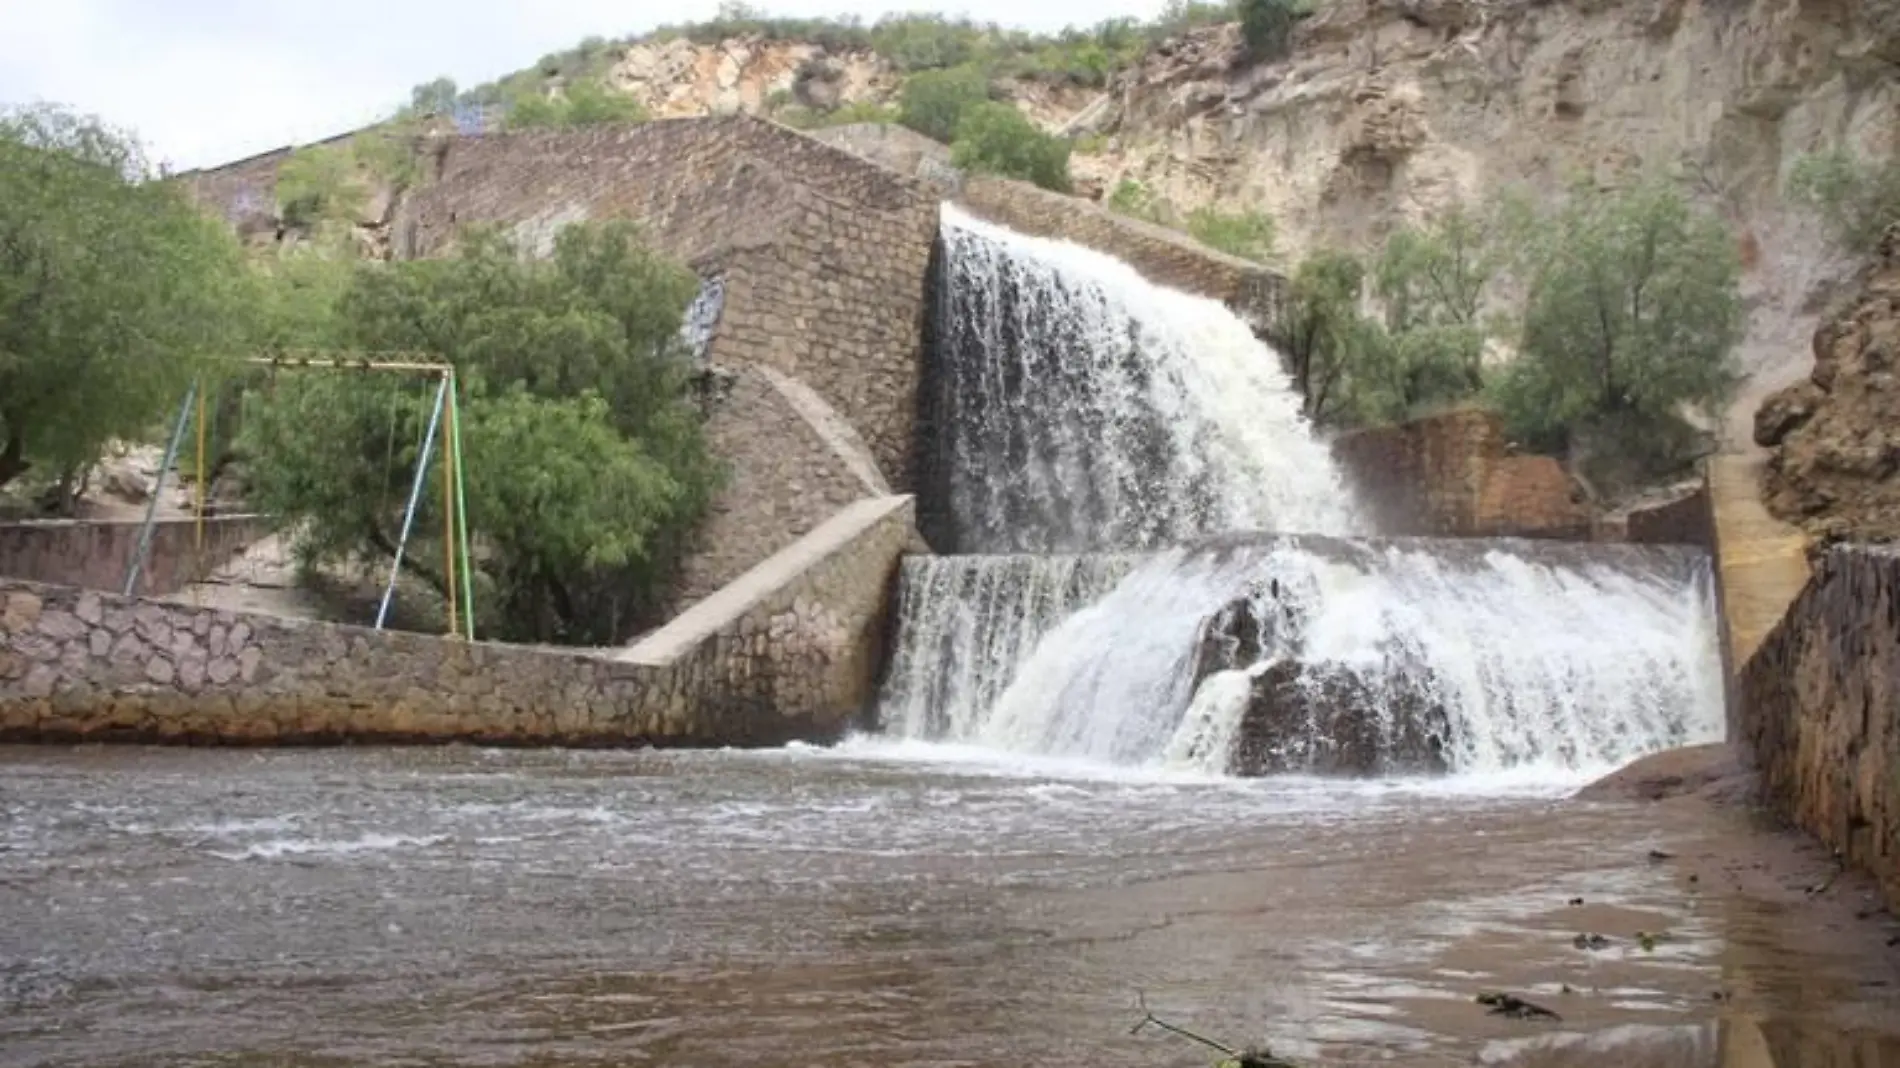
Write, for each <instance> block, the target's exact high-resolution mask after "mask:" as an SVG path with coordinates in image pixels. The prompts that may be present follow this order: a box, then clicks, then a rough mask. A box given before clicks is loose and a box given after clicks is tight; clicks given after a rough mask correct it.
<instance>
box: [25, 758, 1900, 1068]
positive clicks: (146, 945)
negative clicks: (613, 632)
mask: <svg viewBox="0 0 1900 1068" xmlns="http://www.w3.org/2000/svg"><path fill="white" fill-rule="evenodd" d="M1567 785H1568V784H1564V783H1554V782H1538V781H1536V780H1535V779H1531V778H1526V779H1523V780H1519V781H1516V782H1510V781H1503V782H1499V781H1492V782H1473V781H1468V780H1453V781H1448V782H1438V783H1411V784H1395V783H1386V784H1369V783H1359V784H1338V783H1333V784H1328V783H1321V782H1314V781H1292V780H1281V781H1261V782H1249V783H1233V782H1210V781H1191V780H1178V779H1176V780H1170V779H1163V778H1155V777H1140V776H1132V775H1131V776H1105V775H1101V774H1098V773H1096V772H1094V771H1091V770H1089V769H1080V768H1073V767H1064V766H1047V765H1041V766H1039V765H1024V764H1008V765H1005V764H989V763H986V762H984V761H982V760H980V759H973V758H971V757H970V755H969V754H954V753H947V752H945V751H942V750H936V749H930V748H916V749H911V750H902V751H891V750H882V749H875V748H869V747H853V746H847V747H845V748H844V749H842V750H839V751H833V752H822V751H814V750H796V749H795V750H790V751H777V752H765V753H680V754H661V753H650V752H642V753H600V752H588V753H567V752H559V751H538V752H496V751H484V750H478V749H469V748H460V747H453V748H445V749H407V750H400V749H358V750H350V749H342V750H324V751H317V750H305V751H289V750H284V751H207V750H157V749H136V748H92V749H78V750H69V749H31V748H15V749H0V1065H6V1066H26V1065H35V1066H39V1065H47V1066H51V1065H60V1066H68V1065H70V1066H78V1065H86V1066H106V1065H113V1066H118V1065H128V1066H129V1065H246V1066H249V1065H284V1066H297V1068H306V1066H309V1068H314V1066H319V1065H322V1066H329V1065H418V1066H422V1065H431V1066H432V1065H523V1066H528V1065H532V1066H547V1068H552V1066H562V1068H566V1066H580V1065H588V1066H595V1065H648V1064H653V1065H659V1064H665V1065H696V1066H707V1068H723V1066H735V1068H736V1066H741V1065H744V1066H752V1065H822V1066H843V1065H879V1066H890V1065H917V1066H924V1065H929V1066H951V1065H999V1066H1001V1065H1037V1064H1047V1065H1055V1064H1068V1063H1078V1064H1080V1063H1086V1064H1091V1065H1131V1066H1132V1065H1143V1066H1152V1065H1164V1066H1165V1065H1197V1064H1203V1065H1204V1064H1206V1063H1207V1062H1208V1057H1207V1056H1206V1055H1205V1053H1204V1051H1201V1050H1197V1049H1196V1048H1194V1047H1193V1046H1191V1045H1189V1044H1187V1043H1185V1042H1184V1041H1182V1040H1179V1039H1174V1038H1169V1037H1167V1036H1164V1035H1156V1034H1151V1033H1144V1034H1139V1035H1131V1034H1130V1033H1129V1029H1130V1025H1131V1024H1133V1023H1134V1022H1135V1021H1136V1020H1138V1019H1139V1017H1140V1010H1139V1009H1138V1008H1137V1005H1138V1004H1139V1003H1141V1002H1142V1001H1144V1000H1145V1003H1146V1004H1147V1006H1148V1007H1149V1008H1151V1009H1152V1010H1154V1011H1155V1012H1156V1013H1157V1014H1159V1015H1161V1016H1164V1017H1166V1018H1167V1019H1169V1020H1171V1021H1174V1022H1177V1023H1180V1024H1182V1025H1185V1026H1189V1027H1192V1028H1194V1029H1195V1030H1198V1031H1201V1032H1203V1033H1206V1034H1209V1035H1212V1036H1217V1037H1220V1038H1223V1039H1226V1040H1229V1041H1231V1042H1234V1043H1259V1042H1265V1043H1269V1044H1271V1045H1272V1047H1273V1048H1274V1049H1275V1051H1276V1052H1279V1053H1280V1054H1281V1055H1283V1056H1287V1057H1290V1058H1293V1059H1296V1060H1299V1061H1301V1062H1303V1063H1313V1064H1321V1065H1333V1064H1337V1065H1359V1064H1392V1065H1453V1064H1510V1065H1569V1064H1578V1065H1581V1064H1591V1065H1620V1064H1630V1065H1640V1064H1656V1065H1693V1066H1703V1065H1706V1066H1716V1065H1722V1066H1744V1065H1746V1066H1749V1068H1755V1066H1766V1065H1775V1066H1777V1068H1788V1066H1791V1065H1815V1066H1829V1068H1831V1066H1835V1065H1841V1066H1848V1065H1851V1066H1855V1068H1879V1066H1884V1065H1894V1066H1900V1040H1896V1039H1895V1038H1893V1037H1892V1035H1893V1033H1894V1032H1900V983H1897V982H1896V979H1900V969H1897V968H1896V967H1895V963H1894V960H1895V953H1896V951H1895V950H1892V949H1887V948H1885V946H1884V940H1885V939H1886V938H1889V937H1891V936H1892V934H1893V933H1894V931H1895V930H1896V928H1894V927H1893V926H1892V925H1891V924H1890V923H1889V922H1888V921H1886V920H1885V919H1884V917H1881V916H1876V915H1873V914H1872V910H1871V908H1870V907H1867V906H1864V905H1860V904H1857V903H1855V902H1846V901H1838V902H1837V901H1831V900H1830V901H1828V902H1827V903H1826V904H1825V907H1824V906H1823V905H1820V904H1816V905H1813V906H1809V905H1807V904H1805V903H1804V902H1802V901H1801V900H1800V895H1799V894H1794V895H1792V896H1790V895H1787V894H1783V895H1781V896H1780V897H1776V896H1775V895H1765V896H1763V895H1751V893H1749V892H1747V889H1746V887H1745V886H1744V885H1742V884H1745V883H1747V882H1748V879H1746V878H1743V877H1742V876H1746V875H1750V874H1751V872H1750V869H1751V868H1752V867H1753V865H1750V864H1749V863H1748V862H1747V852H1746V842H1745V840H1744V839H1745V832H1743V831H1742V830H1740V829H1739V824H1738V822H1737V820H1738V818H1737V817H1735V816H1733V815H1732V814H1724V813H1721V812H1718V811H1716V810H1712V809H1708V808H1698V807H1693V806H1690V807H1683V806H1670V805H1662V806H1653V805H1652V806H1645V805H1636V804H1623V803H1591V804H1585V803H1581V802H1575V801H1569V800H1565V799H1564V797H1563V794H1564V793H1565V792H1566V790H1565V787H1566V786H1567ZM1738 836H1741V837H1740V838H1738ZM1738 841H1739V842H1741V843H1742V844H1741V846H1739V847H1738V846H1737V842H1738ZM1652 849H1654V850H1663V851H1666V852H1670V853H1673V854H1675V856H1674V857H1672V858H1670V859H1667V860H1652V859H1650V857H1649V855H1648V854H1649V851H1650V850H1652ZM1724 857H1726V858H1729V859H1728V860H1726V861H1724V860H1722V859H1719V858H1724ZM1736 857H1740V858H1741V860H1740V861H1736V860H1735V859H1734V858H1736ZM1737 871H1740V872H1741V873H1742V876H1738V875H1736V874H1735V873H1736V872H1737ZM1753 874H1754V875H1756V876H1758V878H1757V879H1756V881H1757V882H1759V881H1760V872H1759V871H1756V872H1754V873H1753ZM1691 875H1693V876H1695V877H1696V878H1695V879H1694V880H1693V881H1692V880H1691V879H1690V876H1691ZM1835 896H1837V893H1836V892H1835V891H1833V890H1830V891H1829V892H1828V893H1827V894H1825V895H1821V896H1820V897H1817V898H1816V900H1817V901H1819V900H1821V898H1833V897H1835ZM1577 898H1581V899H1582V901H1583V904H1581V905H1573V904H1571V903H1570V902H1571V901H1572V900H1573V899H1577ZM1637 931H1646V932H1656V933H1658V934H1659V935H1660V939H1659V940H1658V941H1656V942H1655V943H1654V946H1653V948H1652V949H1649V950H1645V949H1644V948H1643V947H1642V946H1641V945H1640V944H1639V943H1638V941H1637V939H1636V937H1635V935H1636V932H1637ZM1583 932H1598V933H1602V934H1604V935H1606V936H1608V937H1609V938H1610V939H1611V940H1612V941H1611V944H1610V946H1609V947H1608V948H1606V949H1604V950H1601V951H1596V952H1587V951H1583V950H1579V949H1577V948H1575V947H1574V946H1573V944H1572V940H1573V938H1574V936H1575V935H1577V934H1579V933H1583ZM1500 988H1501V989H1508V990H1510V991H1513V992H1516V993H1519V994H1521V995H1524V996H1526V997H1530V998H1532V999H1533V1000H1535V1001H1537V1002H1539V1003H1541V1004H1544V1005H1547V1006H1549V1007H1551V1008H1553V1009H1555V1010H1557V1011H1558V1012H1560V1013H1561V1014H1562V1016H1563V1019H1562V1021H1561V1022H1555V1023H1530V1022H1523V1021H1516V1020H1509V1019H1502V1018H1499V1017H1495V1016H1490V1015H1487V1014H1486V1013H1485V1012H1484V1011H1483V1010H1482V1008H1481V1007H1480V1006H1477V1005H1476V1004H1474V1003H1473V1000H1472V999H1473V996H1474V995H1475V994H1476V993H1478V992H1480V991H1482V990H1487V989H1500Z"/></svg>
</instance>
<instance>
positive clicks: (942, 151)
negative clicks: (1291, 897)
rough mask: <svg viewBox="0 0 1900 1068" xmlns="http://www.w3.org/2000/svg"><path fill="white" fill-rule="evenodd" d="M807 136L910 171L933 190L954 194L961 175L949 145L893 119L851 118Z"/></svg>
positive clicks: (899, 170) (888, 167)
mask: <svg viewBox="0 0 1900 1068" xmlns="http://www.w3.org/2000/svg"><path fill="white" fill-rule="evenodd" d="M807 136H809V137H813V138H816V139H817V140H820V141H823V142H824V143H825V144H828V145H831V146H833V147H836V148H842V149H844V150H845V151H846V152H850V153H853V154H855V155H859V156H863V157H864V158H865V159H868V160H870V161H871V162H872V163H875V164H877V165H878V166H880V167H883V168H884V169H885V170H888V171H896V172H897V173H898V174H904V175H909V176H910V177H912V178H915V179H917V180H918V181H920V182H922V183H924V185H925V186H927V187H929V188H930V189H931V190H932V191H933V192H936V193H938V194H941V195H943V196H946V197H948V196H955V195H956V193H957V190H958V189H959V188H961V187H962V184H963V181H964V176H963V172H961V171H959V170H958V169H957V168H956V167H955V166H954V165H952V164H951V162H950V146H949V145H946V144H944V143H942V142H940V141H935V140H932V139H931V138H929V137H925V136H924V135H923V134H920V133H918V132H917V131H915V130H913V129H911V128H910V127H908V126H899V125H898V124H896V123H894V122H853V123H845V124H843V125H839V126H825V127H821V128H819V129H816V130H811V131H809V132H808V133H807Z"/></svg>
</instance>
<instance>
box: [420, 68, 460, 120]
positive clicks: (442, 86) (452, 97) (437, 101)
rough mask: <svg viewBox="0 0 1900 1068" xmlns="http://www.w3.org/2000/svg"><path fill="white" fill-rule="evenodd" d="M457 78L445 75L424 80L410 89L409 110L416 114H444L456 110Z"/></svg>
mask: <svg viewBox="0 0 1900 1068" xmlns="http://www.w3.org/2000/svg"><path fill="white" fill-rule="evenodd" d="M457 95H458V94H457V92H456V88H455V79H453V78H450V77H447V76H444V77H440V78H437V79H435V80H434V81H429V82H423V83H422V84H421V85H418V86H416V87H415V88H414V89H411V90H409V111H410V113H411V114H414V115H442V114H447V113H448V112H450V111H453V110H455V101H456V97H457Z"/></svg>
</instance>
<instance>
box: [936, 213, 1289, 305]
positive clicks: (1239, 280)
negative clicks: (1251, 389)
mask: <svg viewBox="0 0 1900 1068" xmlns="http://www.w3.org/2000/svg"><path fill="white" fill-rule="evenodd" d="M956 202H957V204H958V205H959V206H961V207H963V208H964V209H965V210H967V211H969V212H970V213H971V214H973V215H976V216H978V217H980V218H983V219H986V220H988V221H990V222H993V223H997V224H999V225H1002V226H1007V227H1009V228H1010V229H1012V230H1016V231H1019V232H1021V233H1025V234H1033V235H1035V236H1037V237H1049V238H1058V239H1061V240H1064V241H1073V242H1075V243H1076V244H1078V245H1084V246H1086V247H1088V248H1092V249H1094V250H1095V251H1097V252H1103V253H1107V254H1108V255H1110V256H1114V257H1115V258H1117V259H1119V260H1122V261H1124V262H1125V263H1127V264H1128V265H1129V266H1131V267H1133V268H1134V269H1135V270H1137V271H1139V272H1141V275H1142V277H1144V278H1146V279H1148V280H1149V281H1151V282H1154V283H1156V284H1158V285H1164V286H1169V287H1171V288H1174V289H1180V290H1185V291H1187V292H1189V293H1198V294H1200V295H1201V296H1204V297H1212V298H1213V299H1215V300H1218V301H1220V302H1222V303H1224V304H1226V305H1227V306H1228V307H1230V308H1232V309H1234V311H1235V312H1236V313H1237V314H1239V315H1240V316H1241V317H1242V318H1244V319H1246V320H1247V321H1248V322H1249V323H1251V324H1252V325H1253V326H1254V328H1255V329H1256V330H1261V331H1266V330H1271V329H1272V328H1273V327H1274V326H1275V325H1276V324H1277V323H1278V322H1279V321H1280V314H1281V308H1282V306H1283V303H1284V301H1285V299H1286V279H1285V278H1284V277H1282V276H1281V275H1279V274H1277V273H1275V272H1273V271H1270V270H1268V269H1267V268H1265V267H1262V266H1260V265H1259V264H1257V263H1253V262H1250V261H1248V260H1243V259H1240V258H1239V257H1236V256H1229V255H1227V254H1226V253H1224V252H1217V251H1215V250H1214V249H1211V248H1208V247H1207V246H1206V245H1203V244H1201V243H1200V242H1198V241H1195V240H1194V239H1193V238H1191V237H1188V236H1187V235H1186V234H1183V233H1180V232H1179V231H1176V230H1170V229H1168V228H1167V227H1165V226H1157V225H1155V224H1154V223H1149V222H1144V221H1142V220H1140V219H1131V218H1129V217H1128V216H1126V215H1120V214H1117V213H1115V212H1112V211H1110V210H1108V209H1107V208H1105V207H1102V206H1101V205H1099V204H1095V203H1092V202H1090V201H1086V200H1080V199H1077V198H1075V197H1070V196H1064V195H1063V194H1061V193H1052V192H1050V191H1048V190H1046V189H1041V188H1038V187H1037V186H1034V185H1031V184H1029V183H1028V182H1019V181H1015V180H1013V179H1009V178H989V177H980V176H975V175H972V176H970V177H968V178H965V179H964V180H963V184H962V189H961V191H960V192H959V193H958V195H957V198H956Z"/></svg>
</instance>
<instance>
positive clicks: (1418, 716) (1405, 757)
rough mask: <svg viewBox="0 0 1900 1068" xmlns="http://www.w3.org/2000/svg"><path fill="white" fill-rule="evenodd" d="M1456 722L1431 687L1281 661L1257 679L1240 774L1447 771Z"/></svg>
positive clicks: (1238, 750) (1243, 734)
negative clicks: (1452, 727) (1447, 750)
mask: <svg viewBox="0 0 1900 1068" xmlns="http://www.w3.org/2000/svg"><path fill="white" fill-rule="evenodd" d="M1449 732H1450V721H1449V718H1448V717H1447V716H1446V714H1445V708H1444V705H1443V704H1442V703H1439V702H1437V701H1435V700H1434V699H1433V698H1432V697H1431V694H1430V689H1429V687H1427V686H1425V685H1420V684H1417V683H1416V682H1414V681H1412V680H1408V679H1406V678H1404V677H1403V676H1402V675H1400V676H1392V675H1388V676H1386V677H1384V678H1380V679H1368V678H1366V677H1364V676H1362V675H1360V674H1358V673H1356V672H1354V671H1352V670H1350V669H1347V668H1343V667H1340V666H1337V665H1331V664H1321V663H1301V662H1299V661H1296V660H1281V661H1278V662H1276V663H1274V664H1273V665H1271V666H1270V667H1268V668H1267V669H1266V670H1264V671H1262V672H1260V673H1259V674H1258V675H1256V676H1255V677H1254V680H1253V694H1252V697H1251V699H1250V701H1249V702H1248V705H1247V710H1246V711H1245V712H1244V713H1243V714H1242V716H1241V720H1240V726H1239V729H1238V730H1237V731H1236V732H1235V734H1234V743H1233V752H1232V754H1231V755H1230V757H1229V760H1228V771H1229V772H1230V773H1231V774H1235V775H1276V774H1288V773H1292V774H1305V775H1351V776H1374V775H1403V774H1432V773H1442V772H1444V771H1447V770H1448V769H1449V765H1448V763H1447V761H1446V759H1445V752H1444V739H1445V738H1446V737H1447V735H1448V734H1449Z"/></svg>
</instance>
